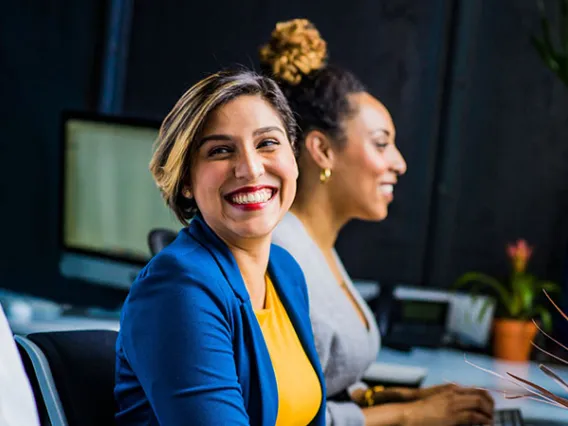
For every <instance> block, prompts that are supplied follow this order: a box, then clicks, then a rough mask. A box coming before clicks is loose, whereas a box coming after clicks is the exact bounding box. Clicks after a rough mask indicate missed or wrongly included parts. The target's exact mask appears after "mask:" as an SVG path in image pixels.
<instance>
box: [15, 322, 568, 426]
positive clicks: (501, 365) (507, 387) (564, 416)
mask: <svg viewBox="0 0 568 426" xmlns="http://www.w3.org/2000/svg"><path fill="white" fill-rule="evenodd" d="M10 325H11V326H12V330H13V332H14V333H21V334H27V333H33V332H38V331H47V330H52V331H54V330H70V329H111V330H118V326H119V324H118V321H116V320H111V319H108V320H101V319H97V320H94V319H92V318H80V317H62V318H58V319H53V320H51V321H34V322H30V323H18V322H16V321H13V322H11V324H10ZM467 360H468V361H470V362H472V363H474V364H475V365H478V366H479V367H482V368H485V369H488V370H491V371H494V372H496V373H498V374H500V375H502V376H505V375H506V374H507V372H511V373H513V374H515V375H517V376H519V377H522V378H526V379H528V380H530V381H532V382H535V383H536V384H543V385H545V387H546V388H547V389H549V390H550V391H552V392H555V393H556V394H557V395H559V396H563V397H566V398H568V392H566V391H563V389H562V387H561V386H560V385H558V384H556V383H555V382H553V381H552V380H551V379H549V378H548V377H547V376H546V375H545V374H544V373H543V372H542V371H540V369H539V368H538V363H535V362H529V363H512V362H504V361H498V360H496V359H495V358H492V357H488V356H484V355H476V354H467ZM378 361H379V362H380V363H387V364H398V365H406V366H416V367H423V368H427V369H428V375H427V376H426V379H425V380H424V383H423V385H424V386H430V385H436V384H440V383H448V382H455V383H458V384H461V385H464V386H479V387H483V388H489V389H499V390H503V391H508V392H510V393H511V394H514V393H515V392H522V391H524V390H523V389H522V388H520V387H518V386H516V385H514V384H513V383H510V382H507V381H506V380H503V379H500V378H498V377H495V376H494V375H492V374H489V373H486V372H483V371H481V370H479V369H477V368H475V367H473V366H471V365H468V364H467V363H466V362H465V360H464V353H463V352H461V351H456V350H450V349H421V348H416V349H413V350H412V351H411V352H400V351H395V350H392V349H389V348H382V349H381V351H380V353H379V357H378ZM552 370H554V371H555V372H556V373H557V374H559V375H560V376H561V377H563V378H564V379H565V380H567V381H568V368H566V367H557V366H553V367H552ZM492 394H493V395H494V398H495V405H496V408H497V409H502V408H520V409H521V411H522V413H523V417H524V418H525V419H526V420H545V421H550V423H545V424H547V425H550V426H553V425H554V426H558V425H568V410H564V409H561V408H557V407H553V406H551V405H548V404H545V403H540V402H537V401H532V400H528V399H522V400H508V399H505V398H504V397H503V396H502V395H499V394H497V393H495V392H493V393H492ZM527 424H528V425H530V422H529V423H527Z"/></svg>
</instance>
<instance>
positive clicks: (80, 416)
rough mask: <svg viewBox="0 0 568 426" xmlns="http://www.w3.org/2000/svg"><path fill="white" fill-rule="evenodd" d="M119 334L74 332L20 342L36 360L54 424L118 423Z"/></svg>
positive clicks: (38, 335) (35, 336) (39, 335)
mask: <svg viewBox="0 0 568 426" xmlns="http://www.w3.org/2000/svg"><path fill="white" fill-rule="evenodd" d="M117 335H118V333H117V332H116V331H112V330H74V331H58V332H44V333H33V334H30V335H28V336H27V338H22V337H20V336H18V337H17V338H16V340H17V341H18V343H19V344H20V345H21V346H22V347H23V348H24V349H25V350H26V352H27V354H28V355H29V356H30V359H31V362H32V364H33V367H34V371H35V374H36V377H37V379H38V382H39V386H40V388H41V393H42V396H43V399H44V402H45V405H46V408H47V412H48V415H49V418H50V421H51V424H52V425H53V426H59V425H69V426H75V425H81V426H91V425H92V426H95V425H97V426H98V425H112V424H114V413H115V412H116V405H115V401H114V371H115V344H116V338H117Z"/></svg>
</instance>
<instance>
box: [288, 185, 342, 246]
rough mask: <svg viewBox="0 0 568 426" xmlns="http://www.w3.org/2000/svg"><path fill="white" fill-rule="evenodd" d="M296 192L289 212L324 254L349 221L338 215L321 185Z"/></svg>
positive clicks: (325, 189)
mask: <svg viewBox="0 0 568 426" xmlns="http://www.w3.org/2000/svg"><path fill="white" fill-rule="evenodd" d="M317 185H318V186H315V185H314V186H313V187H311V188H301V189H299V190H298V193H297V195H296V200H295V201H294V205H293V206H292V208H291V209H290V211H291V212H292V213H293V214H294V215H295V216H296V217H297V218H298V219H299V220H300V221H301V222H302V224H303V225H304V227H305V228H306V231H307V232H308V234H309V235H310V236H311V237H312V238H313V239H314V241H315V242H316V244H317V245H318V246H319V247H320V249H321V250H322V251H324V252H328V251H329V250H331V249H333V247H334V246H335V241H336V240H337V235H338V234H339V231H340V230H341V228H343V226H344V225H345V224H346V223H347V222H348V221H349V219H348V218H343V217H342V216H341V215H339V214H338V212H337V209H336V208H335V206H334V204H333V202H332V200H331V197H330V195H329V193H328V191H327V188H325V187H324V186H323V185H321V184H320V183H319V182H318V184H317Z"/></svg>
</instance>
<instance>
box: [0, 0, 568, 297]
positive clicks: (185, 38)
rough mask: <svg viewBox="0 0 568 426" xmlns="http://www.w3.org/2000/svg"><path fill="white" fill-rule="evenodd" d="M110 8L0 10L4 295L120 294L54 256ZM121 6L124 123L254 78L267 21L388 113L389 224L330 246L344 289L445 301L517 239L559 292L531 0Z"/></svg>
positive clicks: (555, 115)
mask: <svg viewBox="0 0 568 426" xmlns="http://www.w3.org/2000/svg"><path fill="white" fill-rule="evenodd" d="M129 1H130V0H122V3H125V2H126V3H127V4H128V3H129ZM113 2H114V3H113ZM117 2H118V3H120V1H118V0H113V1H110V0H109V1H100V0H82V1H79V0H75V1H72V0H57V1H41V0H37V1H31V0H19V1H17V0H12V1H9V2H6V3H4V4H3V7H2V9H3V13H2V14H0V76H1V78H0V99H1V100H2V102H0V129H1V130H2V132H1V135H2V136H1V141H2V142H1V145H0V158H1V159H2V165H1V167H0V173H1V178H0V185H1V186H0V189H1V191H2V209H1V210H0V219H1V222H0V223H1V224H2V233H1V234H0V235H1V238H2V240H3V241H2V244H0V287H4V288H9V289H13V290H18V291H22V292H26V293H32V294H35V295H39V296H43V297H48V298H52V299H55V300H58V301H66V302H72V303H79V304H99V305H104V306H111V305H114V304H117V303H119V302H120V301H121V300H122V298H123V297H124V293H123V292H119V291H115V290H112V289H109V288H104V287H94V286H89V285H87V284H85V283H78V282H71V281H69V280H64V279H63V278H61V277H60V276H59V274H58V259H59V253H58V248H57V247H58V245H57V235H58V201H57V199H58V198H57V197H58V190H59V185H60V183H59V181H58V173H59V168H58V167H59V149H58V143H59V117H60V114H61V111H62V110H65V109H75V110H88V111H97V110H100V107H99V105H100V103H101V100H102V97H103V93H105V92H104V87H105V86H104V84H105V81H107V80H105V78H106V77H105V74H104V72H103V71H104V70H105V69H108V63H107V62H105V58H106V56H105V54H106V53H107V52H108V50H106V46H107V40H108V34H109V30H110V29H112V26H111V25H110V21H109V12H110V10H111V7H112V5H113V4H116V3H117ZM132 4H133V9H132V16H131V20H130V22H131V25H130V26H128V25H126V30H125V31H124V33H123V35H122V40H123V42H122V43H121V44H120V45H119V46H115V48H117V49H121V52H123V55H124V56H123V58H124V62H123V63H122V64H119V65H123V67H122V71H123V72H122V74H121V73H118V76H117V77H116V80H115V82H118V86H117V90H116V91H115V94H117V98H116V99H118V100H116V99H115V111H116V113H118V114H120V115H126V116H132V117H143V118H153V119H162V118H163V117H164V116H165V114H166V113H167V112H168V110H169V109H170V108H171V107H172V106H173V104H174V102H175V101H176V100H177V99H178V98H179V96H180V95H181V94H182V93H183V92H184V91H185V90H186V89H187V88H189V86H191V85H192V84H193V83H195V82H196V81H197V80H198V79H200V78H202V77H203V76H204V75H206V74H207V73H209V72H213V71H217V70H218V69H220V68H223V67H226V66H230V65H232V64H244V65H247V66H250V67H254V68H256V69H258V63H257V48H258V47H259V46H260V45H261V44H262V43H263V42H265V41H266V40H267V39H268V37H269V35H270V32H271V30H272V28H273V27H274V24H275V23H276V22H277V21H279V20H287V19H291V18H295V17H306V18H308V19H310V20H312V21H313V22H314V23H315V24H316V25H317V27H318V29H319V30H320V31H321V33H322V35H323V37H324V38H325V39H326V40H327V42H328V46H329V50H330V59H331V62H333V63H336V64H339V65H342V66H344V67H347V68H349V69H350V70H352V71H353V72H355V73H356V74H357V75H358V76H359V77H360V78H361V79H362V80H363V81H364V82H365V84H366V85H367V86H368V88H369V91H370V92H371V93H372V94H374V95H375V96H377V97H378V98H380V99H381V100H382V101H383V102H384V103H385V104H386V105H387V106H388V108H389V109H390V110H391V112H392V114H393V117H394V119H395V123H396V125H397V135H398V140H397V142H398V144H399V146H400V149H401V151H402V153H403V154H404V155H405V157H406V160H407V163H408V173H407V174H406V176H405V177H403V178H402V179H401V182H400V184H399V185H398V187H397V190H396V200H395V203H394V204H393V205H392V207H391V213H390V216H389V218H388V219H387V220H386V221H384V222H383V223H362V222H354V223H352V224H350V225H348V226H347V228H346V229H345V230H344V232H342V234H341V236H340V239H339V241H338V250H339V252H340V255H341V256H342V258H343V259H344V262H345V264H346V267H347V269H348V270H349V272H350V273H351V274H352V276H353V277H354V278H358V279H375V280H381V281H383V282H402V283H408V284H414V285H426V286H441V287H447V286H448V285H449V284H451V282H452V281H453V280H454V279H455V278H456V277H457V276H458V275H459V274H461V273H462V272H464V271H466V270H470V269H477V270H482V271H484V272H487V273H491V274H497V275H502V274H505V273H506V272H507V260H506V257H505V251H504V246H505V244H506V243H507V242H509V241H513V240H514V239H516V238H526V239H527V240H528V241H529V243H530V244H532V245H534V246H535V255H534V258H533V260H532V262H531V265H530V268H531V271H532V272H534V273H536V274H539V275H540V276H542V277H543V278H549V279H554V280H560V279H561V278H562V271H563V267H564V262H565V259H566V252H567V250H566V249H567V246H568V88H566V87H564V86H562V85H561V83H560V82H559V80H558V79H557V78H556V77H555V76H554V75H553V74H552V73H551V72H550V71H549V70H548V69H546V68H545V66H544V65H543V63H542V62H541V61H540V59H539V58H538V57H537V55H536V53H535V51H534V50H533V48H532V46H531V44H530V35H531V34H533V33H536V32H538V29H539V26H538V18H539V15H538V10H537V7H536V3H535V1H534V0H499V1H493V0H476V1H469V0H463V1H458V0H421V1H414V0H380V1H379V0H373V1H370V0H369V1H364V0H350V1H339V0H334V1H305V0H289V1H286V2H283V1H274V0H263V1H261V0H242V1H241V2H234V1H227V0H218V1H213V2H191V1H181V0H164V1H160V2H158V1H155V0H136V1H135V3H134V2H133V3H132ZM545 4H546V5H547V6H548V7H549V9H550V10H553V9H555V7H556V2H555V1H553V0H550V1H547V2H545ZM119 68H120V67H119ZM107 82H108V81H107Z"/></svg>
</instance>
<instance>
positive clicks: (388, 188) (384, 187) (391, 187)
mask: <svg viewBox="0 0 568 426" xmlns="http://www.w3.org/2000/svg"><path fill="white" fill-rule="evenodd" d="M393 190H394V185H387V184H384V185H381V191H382V192H383V193H384V194H392V192H393Z"/></svg>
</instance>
